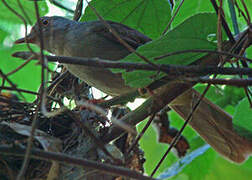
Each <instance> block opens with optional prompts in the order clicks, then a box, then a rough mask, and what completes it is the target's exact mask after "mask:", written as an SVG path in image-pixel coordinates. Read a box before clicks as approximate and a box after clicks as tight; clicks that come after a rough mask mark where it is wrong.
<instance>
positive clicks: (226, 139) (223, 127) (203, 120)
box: [170, 89, 252, 163]
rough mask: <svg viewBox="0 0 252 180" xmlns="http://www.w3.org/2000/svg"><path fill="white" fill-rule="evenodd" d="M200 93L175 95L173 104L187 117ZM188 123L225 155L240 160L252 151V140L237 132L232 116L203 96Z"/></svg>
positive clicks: (180, 113)
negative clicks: (176, 96)
mask: <svg viewBox="0 0 252 180" xmlns="http://www.w3.org/2000/svg"><path fill="white" fill-rule="evenodd" d="M199 98H200V94H199V93H198V92H197V91H195V90H193V89H190V90H188V91H186V92H185V93H183V94H182V95H181V96H179V97H178V98H176V99H175V100H173V101H172V103H171V104H170V107H171V108H172V109H173V110H174V111H176V112H177V113H178V114H179V115H180V116H181V117H182V118H183V119H187V117H188V116H189V114H190V113H191V111H192V106H193V105H194V104H195V103H196V101H197V99H199ZM189 124H190V125H191V127H192V128H193V129H195V130H196V131H197V132H198V133H199V135H200V136H201V137H202V138H203V139H204V140H205V141H206V142H207V143H208V144H210V145H211V146H212V147H213V148H214V149H215V150H216V151H217V152H219V153H220V154H221V155H223V156H224V157H226V158H228V159H229V160H232V161H234V162H237V163H241V162H243V161H244V160H246V158H247V157H248V155H249V154H251V153H252V141H249V140H247V139H245V138H244V137H241V136H240V135H238V134H237V133H236V132H235V131H234V129H233V125H232V116H230V115H229V114H227V113H226V112H225V111H223V110H222V109H221V108H219V107H218V106H216V105H215V104H213V103H211V102H210V101H209V100H208V99H206V98H204V99H203V100H202V101H201V103H200V105H199V106H198V108H197V110H196V111H195V112H194V113H193V116H192V119H191V120H190V122H189Z"/></svg>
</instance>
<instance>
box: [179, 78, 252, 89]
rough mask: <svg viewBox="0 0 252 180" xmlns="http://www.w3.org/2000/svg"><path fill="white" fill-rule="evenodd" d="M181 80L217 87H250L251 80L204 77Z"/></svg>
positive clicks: (251, 84)
mask: <svg viewBox="0 0 252 180" xmlns="http://www.w3.org/2000/svg"><path fill="white" fill-rule="evenodd" d="M183 80H185V81H189V82H195V83H208V84H219V85H230V86H237V87H246V86H252V79H210V78H205V77H202V78H201V77H199V78H184V79H183Z"/></svg>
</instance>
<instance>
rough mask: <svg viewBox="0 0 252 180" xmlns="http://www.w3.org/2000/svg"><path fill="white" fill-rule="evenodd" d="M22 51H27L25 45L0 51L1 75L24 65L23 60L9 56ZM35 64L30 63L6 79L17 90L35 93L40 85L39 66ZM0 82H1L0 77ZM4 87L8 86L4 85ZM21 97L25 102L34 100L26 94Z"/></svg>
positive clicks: (32, 96) (34, 62)
mask: <svg viewBox="0 0 252 180" xmlns="http://www.w3.org/2000/svg"><path fill="white" fill-rule="evenodd" d="M22 50H23V51H24V50H27V48H26V47H25V45H21V46H18V47H17V46H15V47H12V48H7V47H5V48H1V49H0V58H1V60H0V67H1V68H0V69H1V70H2V71H3V73H5V74H7V73H9V72H11V71H13V70H14V69H16V68H17V67H18V66H20V65H21V64H22V63H24V61H23V60H21V59H17V58H13V57H12V56H11V54H12V53H14V52H16V51H22ZM36 63H37V62H36V61H33V62H30V63H29V64H28V65H26V66H24V67H23V68H22V69H20V70H19V71H17V72H16V73H14V74H12V75H10V76H8V78H9V79H10V80H11V81H12V83H14V84H15V85H16V86H17V88H21V89H26V90H30V91H34V92H37V90H38V87H39V85H40V83H41V66H39V65H36ZM0 81H1V82H2V79H1V77H0ZM5 86H10V84H8V83H6V84H5ZM23 95H24V97H25V98H26V100H27V101H32V100H34V98H35V96H34V95H29V94H26V93H23Z"/></svg>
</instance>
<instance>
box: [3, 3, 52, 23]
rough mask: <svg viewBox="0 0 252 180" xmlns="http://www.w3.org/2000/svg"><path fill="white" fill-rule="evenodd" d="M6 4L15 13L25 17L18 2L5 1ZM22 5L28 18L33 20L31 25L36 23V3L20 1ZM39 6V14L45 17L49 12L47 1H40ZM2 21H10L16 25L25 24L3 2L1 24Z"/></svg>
mask: <svg viewBox="0 0 252 180" xmlns="http://www.w3.org/2000/svg"><path fill="white" fill-rule="evenodd" d="M5 1H6V3H7V4H8V5H9V6H10V7H11V8H13V9H14V10H15V11H17V12H18V13H19V14H20V15H22V16H24V14H23V12H22V10H21V8H20V6H19V4H18V1H17V0H5ZM20 3H21V5H22V7H23V9H24V11H25V12H26V14H27V15H28V17H29V18H30V19H31V23H34V22H35V21H36V13H35V8H34V2H33V1H28V0H20ZM38 4H39V13H40V16H44V15H45V14H46V13H47V12H48V7H47V4H46V2H45V1H38ZM1 21H8V23H14V24H20V23H21V24H23V21H22V20H21V19H20V18H18V17H17V16H16V15H15V14H14V13H12V12H11V11H10V10H9V9H8V8H7V7H6V6H5V5H4V4H3V2H1V3H0V22H1Z"/></svg>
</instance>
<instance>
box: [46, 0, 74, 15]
mask: <svg viewBox="0 0 252 180" xmlns="http://www.w3.org/2000/svg"><path fill="white" fill-rule="evenodd" d="M49 1H50V2H51V3H52V4H53V5H55V6H57V7H59V8H61V9H64V10H66V11H68V12H70V13H74V10H72V9H70V8H68V7H66V6H63V5H62V4H60V3H59V2H58V1H56V0H49Z"/></svg>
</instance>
